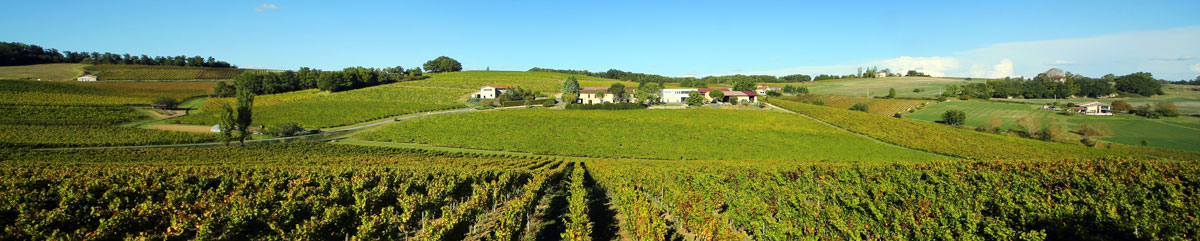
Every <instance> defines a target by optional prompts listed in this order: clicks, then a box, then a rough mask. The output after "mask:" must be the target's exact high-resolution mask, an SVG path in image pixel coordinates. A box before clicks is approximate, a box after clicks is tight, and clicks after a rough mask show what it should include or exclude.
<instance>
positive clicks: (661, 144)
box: [358, 109, 949, 161]
mask: <svg viewBox="0 0 1200 241" xmlns="http://www.w3.org/2000/svg"><path fill="white" fill-rule="evenodd" d="M358 137H359V138H362V139H365V140H373V141H392V142H415V143H424V144H431V145H434V146H448V147H467V148H477V149H488V150H504V151H515V152H529V153H535V154H554V155H567V156H587V157H606V158H618V157H623V158H659V159H788V160H857V161H878V160H892V161H925V160H934V159H949V158H948V157H939V156H936V155H932V154H928V153H924V152H919V151H912V150H908V149H904V148H899V147H895V146H889V145H883V144H879V143H876V142H873V141H871V140H869V139H865V138H861V137H859V136H856V135H854V134H851V133H848V132H844V131H841V130H838V129H836V128H832V127H829V126H827V125H824V124H821V123H818V122H815V121H812V120H810V119H806V118H803V117H801V116H798V115H792V114H786V113H778V112H765V111H738V110H710V109H690V110H630V111H586V110H580V111H576V110H547V109H527V110H506V111H494V112H481V113H471V114H458V115H447V116H434V117H427V118H422V119H416V120H410V121H404V122H399V123H395V124H391V125H388V126H385V127H382V128H380V129H379V130H376V131H372V132H367V133H363V134H360V135H358Z"/></svg>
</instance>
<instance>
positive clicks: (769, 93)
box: [767, 90, 783, 97]
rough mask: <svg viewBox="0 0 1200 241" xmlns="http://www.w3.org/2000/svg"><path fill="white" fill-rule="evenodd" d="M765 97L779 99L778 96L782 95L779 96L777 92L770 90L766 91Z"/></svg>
mask: <svg viewBox="0 0 1200 241" xmlns="http://www.w3.org/2000/svg"><path fill="white" fill-rule="evenodd" d="M767 96H770V97H780V96H783V94H780V93H779V92H778V91H774V90H772V91H767Z"/></svg>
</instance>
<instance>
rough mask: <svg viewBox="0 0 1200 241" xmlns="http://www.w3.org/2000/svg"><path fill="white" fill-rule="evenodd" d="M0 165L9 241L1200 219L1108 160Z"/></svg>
mask: <svg viewBox="0 0 1200 241" xmlns="http://www.w3.org/2000/svg"><path fill="white" fill-rule="evenodd" d="M0 157H2V159H3V160H5V161H3V162H0V173H2V175H0V187H3V188H0V214H3V215H0V229H3V230H5V231H4V232H0V239H13V240H28V239H52V240H85V239H87V240H110V239H206V240H208V239H232V240H264V239H270V240H275V239H288V240H295V239H355V240H363V239H369V240H379V239H383V240H462V239H471V240H481V239H486V240H525V239H539V240H545V239H549V240H557V239H572V240H576V239H575V238H576V237H580V238H581V239H583V240H588V239H591V238H596V239H600V240H610V239H633V240H665V239H673V240H674V239H685V240H687V239H699V240H733V239H743V238H750V239H755V240H798V239H802V240H810V239H812V240H816V239H822V240H856V239H864V238H866V239H889V240H903V239H1022V240H1080V239H1088V240H1114V239H1187V238H1191V237H1196V235H1198V233H1197V229H1195V226H1194V225H1193V224H1194V223H1195V221H1196V219H1195V217H1197V216H1200V205H1196V203H1200V196H1197V195H1191V194H1192V193H1196V192H1197V191H1200V183H1197V182H1195V181H1194V180H1200V165H1198V164H1197V163H1195V162H1181V161H1155V160H1142V159H1127V158H1114V159H1063V160H1048V161H1022V160H990V161H926V162H858V161H856V160H858V159H853V158H844V159H841V161H834V162H830V161H781V160H724V161H702V160H689V161H678V160H671V161H660V160H588V161H573V160H568V159H558V158H533V159H528V158H521V157H515V156H499V155H474V154H462V153H446V152H431V151H416V150H408V149H393V148H376V147H361V146H350V145H332V144H323V143H293V144H273V145H260V146H248V147H242V148H225V147H213V148H194V149H187V148H185V149H148V150H81V151H55V152H46V151H19V150H5V151H2V152H0ZM1018 217H1019V218H1018Z"/></svg>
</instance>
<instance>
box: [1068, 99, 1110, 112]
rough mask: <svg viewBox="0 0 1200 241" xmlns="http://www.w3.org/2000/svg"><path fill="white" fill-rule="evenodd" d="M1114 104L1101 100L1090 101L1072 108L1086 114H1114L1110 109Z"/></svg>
mask: <svg viewBox="0 0 1200 241" xmlns="http://www.w3.org/2000/svg"><path fill="white" fill-rule="evenodd" d="M1111 108H1112V106H1110V105H1108V104H1104V103H1100V102H1095V101H1092V102H1088V103H1083V104H1081V105H1076V106H1075V107H1073V108H1071V111H1075V112H1079V113H1083V114H1085V115H1112V112H1111V111H1110V109H1111Z"/></svg>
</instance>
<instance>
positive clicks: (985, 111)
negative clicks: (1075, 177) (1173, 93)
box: [904, 101, 1200, 151]
mask: <svg viewBox="0 0 1200 241" xmlns="http://www.w3.org/2000/svg"><path fill="white" fill-rule="evenodd" d="M1039 108H1041V106H1039V105H1030V104H1019V103H1002V102H991V101H950V102H943V103H938V104H934V105H930V106H928V107H926V108H924V109H922V110H920V111H917V112H916V113H913V114H909V115H905V116H904V117H905V118H911V119H918V120H926V121H937V120H941V118H942V117H941V115H942V113H944V112H946V111H947V110H961V111H964V112H966V113H967V123H966V125H968V126H979V125H984V124H986V123H988V120H989V119H991V118H992V117H996V118H999V119H1000V120H1002V121H1003V125H1002V128H1006V129H1008V128H1013V127H1015V125H1016V121H1017V119H1019V118H1021V117H1024V116H1030V117H1033V118H1034V119H1036V120H1039V121H1043V122H1045V121H1048V120H1054V121H1057V122H1058V123H1060V124H1061V125H1060V128H1065V129H1069V130H1075V129H1076V128H1078V127H1079V125H1080V124H1084V123H1104V124H1107V125H1108V126H1109V127H1110V128H1111V129H1112V132H1113V135H1112V136H1110V137H1106V138H1104V139H1103V140H1105V141H1111V142H1115V143H1122V144H1128V145H1140V144H1141V141H1142V139H1143V138H1145V139H1146V140H1147V141H1148V142H1149V144H1150V146H1154V147H1161V148H1171V149H1180V150H1192V151H1200V118H1196V117H1169V118H1162V119H1148V118H1143V117H1139V116H1134V115H1129V114H1117V115H1115V116H1086V115H1072V116H1066V115H1061V114H1058V112H1056V111H1043V110H1038V109H1039Z"/></svg>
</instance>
